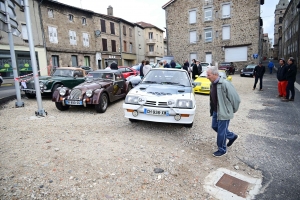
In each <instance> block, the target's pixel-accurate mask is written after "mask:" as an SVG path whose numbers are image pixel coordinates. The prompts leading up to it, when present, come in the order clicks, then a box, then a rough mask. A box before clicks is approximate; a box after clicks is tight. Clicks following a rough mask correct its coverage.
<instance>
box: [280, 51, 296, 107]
mask: <svg viewBox="0 0 300 200" xmlns="http://www.w3.org/2000/svg"><path fill="white" fill-rule="evenodd" d="M287 63H288V66H287V72H286V80H287V81H288V84H287V86H286V97H285V98H284V99H282V101H285V102H287V101H294V98H295V85H294V84H295V81H296V75H297V66H296V65H295V59H294V58H293V57H290V58H289V59H288V61H287ZM290 91H291V93H292V96H291V98H289V97H290Z"/></svg>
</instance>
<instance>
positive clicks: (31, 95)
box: [25, 93, 35, 99]
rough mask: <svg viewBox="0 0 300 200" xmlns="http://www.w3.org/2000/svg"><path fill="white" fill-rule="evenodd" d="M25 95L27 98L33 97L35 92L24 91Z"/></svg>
mask: <svg viewBox="0 0 300 200" xmlns="http://www.w3.org/2000/svg"><path fill="white" fill-rule="evenodd" d="M25 96H26V97H27V98H28V99H34V98H35V94H31V93H25Z"/></svg>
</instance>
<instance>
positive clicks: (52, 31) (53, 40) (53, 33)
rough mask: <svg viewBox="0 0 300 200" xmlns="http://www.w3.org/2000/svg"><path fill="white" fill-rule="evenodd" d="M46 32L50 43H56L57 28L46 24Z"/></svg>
mask: <svg viewBox="0 0 300 200" xmlns="http://www.w3.org/2000/svg"><path fill="white" fill-rule="evenodd" d="M48 33H49V41H50V43H58V40H57V29H56V28H55V27H52V26H48Z"/></svg>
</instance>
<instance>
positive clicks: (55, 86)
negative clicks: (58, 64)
mask: <svg viewBox="0 0 300 200" xmlns="http://www.w3.org/2000/svg"><path fill="white" fill-rule="evenodd" d="M60 86H61V84H55V85H54V86H53V89H52V92H54V91H55V90H56V89H57V88H59V87H60Z"/></svg>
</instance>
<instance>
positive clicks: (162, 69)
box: [151, 68, 186, 72]
mask: <svg viewBox="0 0 300 200" xmlns="http://www.w3.org/2000/svg"><path fill="white" fill-rule="evenodd" d="M151 70H161V71H165V70H169V71H183V72H186V70H184V69H177V68H152V69H151Z"/></svg>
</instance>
